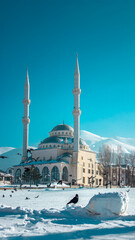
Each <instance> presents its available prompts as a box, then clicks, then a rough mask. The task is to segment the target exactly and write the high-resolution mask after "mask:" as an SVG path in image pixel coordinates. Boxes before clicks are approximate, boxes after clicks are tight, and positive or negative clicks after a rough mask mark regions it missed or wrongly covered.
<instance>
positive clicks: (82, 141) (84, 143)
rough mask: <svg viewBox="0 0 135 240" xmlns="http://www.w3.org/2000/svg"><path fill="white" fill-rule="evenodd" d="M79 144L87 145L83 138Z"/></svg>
mask: <svg viewBox="0 0 135 240" xmlns="http://www.w3.org/2000/svg"><path fill="white" fill-rule="evenodd" d="M79 144H80V145H87V144H86V142H85V141H84V140H83V139H82V138H80V139H79Z"/></svg>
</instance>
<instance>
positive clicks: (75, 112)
mask: <svg viewBox="0 0 135 240" xmlns="http://www.w3.org/2000/svg"><path fill="white" fill-rule="evenodd" d="M73 94H74V110H73V115H74V152H78V151H79V128H80V115H81V111H80V94H81V89H80V72H79V65H78V55H77V57H76V66H75V73H74V89H73Z"/></svg>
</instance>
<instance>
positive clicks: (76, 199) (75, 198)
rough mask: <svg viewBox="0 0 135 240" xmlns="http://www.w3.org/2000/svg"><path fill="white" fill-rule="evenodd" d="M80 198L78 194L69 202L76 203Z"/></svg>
mask: <svg viewBox="0 0 135 240" xmlns="http://www.w3.org/2000/svg"><path fill="white" fill-rule="evenodd" d="M78 200H79V196H78V194H76V195H75V197H74V198H73V199H71V200H70V201H69V202H68V203H67V204H70V203H74V204H76V203H77V202H78Z"/></svg>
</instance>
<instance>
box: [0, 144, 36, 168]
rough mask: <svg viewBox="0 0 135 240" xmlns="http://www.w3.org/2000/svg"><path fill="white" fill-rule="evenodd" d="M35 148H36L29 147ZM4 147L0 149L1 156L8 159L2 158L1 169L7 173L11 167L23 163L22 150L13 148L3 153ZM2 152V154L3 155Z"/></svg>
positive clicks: (8, 148)
mask: <svg viewBox="0 0 135 240" xmlns="http://www.w3.org/2000/svg"><path fill="white" fill-rule="evenodd" d="M29 148H33V149H34V148H35V147H29ZM1 149H2V150H3V149H4V147H0V155H2V156H5V157H6V158H0V169H1V170H3V171H6V170H7V169H8V168H9V167H13V166H14V165H17V164H19V163H20V162H21V158H22V148H11V147H7V152H6V151H4V152H3V151H1ZM10 149H11V150H10ZM1 152H2V154H1Z"/></svg>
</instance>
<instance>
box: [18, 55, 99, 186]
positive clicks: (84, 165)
mask: <svg viewBox="0 0 135 240" xmlns="http://www.w3.org/2000/svg"><path fill="white" fill-rule="evenodd" d="M73 94H74V109H73V116H74V129H73V128H72V127H70V126H69V125H66V124H64V123H63V124H60V125H57V126H55V127H54V128H53V129H52V130H51V131H50V133H49V137H48V138H46V139H44V140H43V141H42V142H41V143H40V144H39V146H38V149H36V150H33V151H32V152H31V157H30V158H28V151H27V150H28V127H29V123H30V120H29V104H30V100H29V77H28V71H27V76H26V81H25V91H24V100H23V104H24V117H23V156H22V161H21V163H20V164H19V165H17V166H14V172H15V183H19V181H20V180H19V179H21V177H22V174H23V172H24V170H25V168H26V167H27V168H30V166H31V165H34V166H36V168H37V171H38V172H39V173H40V174H41V175H42V179H41V180H40V183H49V182H53V181H59V180H63V181H64V182H67V183H71V184H77V185H81V186H82V185H84V186H91V187H96V186H102V185H103V178H102V176H101V173H100V170H99V164H98V163H96V153H95V152H93V151H91V150H90V148H89V146H88V145H87V144H86V142H85V141H84V140H83V139H81V138H80V137H79V129H80V114H81V111H80V94H81V89H80V72H79V65H78V57H77V60H76V67H75V74H74V89H73Z"/></svg>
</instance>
